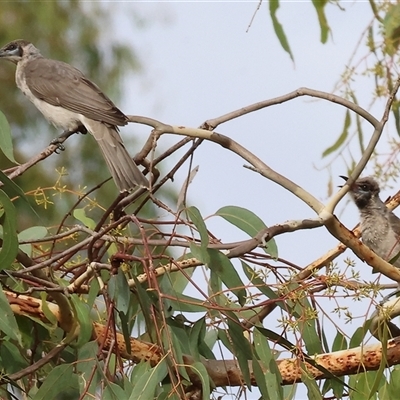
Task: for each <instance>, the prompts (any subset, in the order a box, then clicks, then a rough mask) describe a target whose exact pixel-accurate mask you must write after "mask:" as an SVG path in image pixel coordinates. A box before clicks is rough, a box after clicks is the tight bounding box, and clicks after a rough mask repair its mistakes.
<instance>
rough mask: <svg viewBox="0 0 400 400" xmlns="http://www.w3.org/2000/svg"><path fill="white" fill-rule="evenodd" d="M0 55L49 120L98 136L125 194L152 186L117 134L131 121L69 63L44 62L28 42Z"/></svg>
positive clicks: (11, 45) (13, 44)
mask: <svg viewBox="0 0 400 400" xmlns="http://www.w3.org/2000/svg"><path fill="white" fill-rule="evenodd" d="M0 57H2V58H5V59H8V60H10V61H11V62H13V63H15V64H17V70H16V75H15V78H16V83H17V86H18V87H19V88H20V89H21V90H22V92H23V93H24V94H25V95H26V96H27V97H28V99H29V100H30V101H31V102H32V103H34V104H35V106H36V107H37V108H38V110H39V111H40V112H41V113H42V114H43V115H44V116H45V118H46V119H47V120H48V121H49V122H51V123H52V124H53V125H55V126H56V127H61V128H63V129H64V130H68V131H74V130H77V129H79V128H80V127H81V126H82V125H83V126H84V127H85V128H86V129H87V130H88V131H89V132H90V133H91V134H92V135H93V136H94V138H95V139H96V141H97V142H98V144H99V146H100V149H101V151H102V153H103V156H104V158H105V161H106V163H107V166H108V168H109V170H110V172H111V175H112V176H113V178H114V181H115V183H116V185H117V186H118V188H119V189H120V190H121V191H124V190H129V189H131V188H133V187H135V186H136V185H139V186H142V187H148V186H149V183H148V181H147V179H146V178H145V177H144V175H143V174H142V172H141V171H140V170H139V168H138V167H137V165H136V164H135V162H134V161H133V160H132V158H131V157H130V155H129V153H128V152H127V150H126V149H125V146H124V144H123V142H122V139H121V136H120V135H119V133H118V126H123V125H126V124H127V123H128V118H127V117H126V115H125V114H124V113H123V112H122V111H120V110H119V109H118V108H117V107H116V106H115V105H114V103H113V102H112V101H111V100H110V99H109V98H108V97H107V96H106V95H105V94H104V93H103V92H102V91H101V90H100V88H99V87H98V86H97V85H96V84H94V83H93V82H91V81H90V80H88V79H87V78H85V76H84V75H83V74H82V72H80V71H79V70H78V69H76V68H74V67H72V66H71V65H69V64H66V63H64V62H62V61H56V60H49V59H45V58H43V57H42V55H41V54H40V52H39V50H38V49H36V47H35V46H33V45H32V43H30V42H27V41H25V40H15V41H13V42H10V43H8V44H7V45H5V46H4V47H2V48H1V49H0Z"/></svg>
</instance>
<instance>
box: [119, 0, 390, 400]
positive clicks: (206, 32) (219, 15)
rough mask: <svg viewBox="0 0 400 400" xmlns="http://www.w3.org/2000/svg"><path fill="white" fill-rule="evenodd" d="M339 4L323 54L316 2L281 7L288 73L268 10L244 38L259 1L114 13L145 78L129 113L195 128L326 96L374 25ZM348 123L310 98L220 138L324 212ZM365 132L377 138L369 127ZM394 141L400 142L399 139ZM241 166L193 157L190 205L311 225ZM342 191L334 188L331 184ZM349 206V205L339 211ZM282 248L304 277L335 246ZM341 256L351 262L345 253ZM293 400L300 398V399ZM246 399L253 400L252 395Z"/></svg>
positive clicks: (295, 205) (364, 8) (350, 212)
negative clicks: (316, 94)
mask: <svg viewBox="0 0 400 400" xmlns="http://www.w3.org/2000/svg"><path fill="white" fill-rule="evenodd" d="M343 4H344V6H345V8H346V11H342V10H340V9H339V8H338V7H336V6H334V5H328V6H327V7H326V11H327V17H328V22H329V24H330V26H331V28H332V36H331V37H330V38H329V42H328V43H327V44H325V45H323V44H321V43H320V40H319V35H320V32H319V25H318V20H317V16H316V12H315V10H314V8H313V6H312V4H311V2H310V1H304V2H303V1H281V7H280V10H279V13H278V17H279V19H280V22H281V23H282V24H283V26H284V29H285V31H286V34H287V38H288V40H289V43H290V46H291V49H292V52H293V53H294V58H295V64H293V63H292V61H291V60H290V58H289V56H288V54H287V53H285V52H284V50H283V49H282V47H281V46H280V44H279V43H278V40H277V38H276V36H275V34H274V32H273V28H272V23H271V20H270V17H269V11H268V6H267V2H264V3H263V4H262V6H261V8H260V10H259V11H258V13H257V14H256V16H255V18H254V21H253V23H252V26H251V28H250V29H249V32H247V33H246V29H247V27H248V25H249V23H250V20H251V18H252V16H253V14H254V11H255V9H256V7H257V5H258V1H257V2H251V1H246V2H225V1H224V2H167V1H165V2H158V3H154V2H146V1H143V2H129V3H115V6H116V15H118V17H116V18H118V20H119V21H120V22H121V24H120V25H119V31H118V35H120V36H121V38H123V39H122V40H127V41H131V42H132V43H133V45H134V46H135V48H136V49H137V51H138V54H139V56H140V57H141V60H142V64H143V66H144V73H143V74H139V75H134V76H132V77H131V78H130V80H129V89H128V90H127V91H126V93H125V95H126V98H125V101H124V103H123V104H122V109H123V110H124V111H125V112H126V113H128V114H137V115H144V116H148V117H151V118H155V119H158V120H161V121H163V122H165V123H167V124H174V125H185V126H190V127H197V126H199V125H200V124H201V123H202V122H204V121H205V120H207V119H210V118H214V117H217V116H220V115H222V114H225V113H227V112H230V111H233V110H236V109H238V108H241V107H243V106H246V105H249V104H252V103H255V102H257V101H261V100H266V99H269V98H273V97H276V96H280V95H283V94H285V93H288V92H291V91H293V90H295V89H297V88H299V87H303V86H306V87H309V88H312V89H318V90H322V91H327V92H331V91H332V90H333V88H334V86H335V83H336V82H337V81H338V79H339V77H340V74H341V73H342V72H343V71H344V67H345V65H346V62H347V61H348V60H349V58H350V56H351V54H352V52H353V50H354V48H355V46H356V43H357V42H358V40H359V37H360V34H361V32H362V31H363V29H364V28H365V27H366V26H367V23H368V22H369V20H370V19H371V11H370V7H369V4H368V2H367V1H356V2H348V3H343ZM134 12H139V13H140V14H141V15H142V16H144V18H147V19H148V20H150V23H148V24H147V27H146V28H145V29H141V30H137V29H134V30H132V29H131V28H130V24H129V16H130V15H132V14H133V13H134ZM130 13H132V14H130ZM362 82H364V81H361V78H360V84H359V88H360V92H358V96H359V97H358V100H359V102H360V105H361V106H363V107H368V105H369V104H370V103H371V99H372V95H371V92H370V90H369V89H370V88H367V87H365V88H364V89H363V85H364V83H362ZM369 84H371V82H369ZM382 113H383V108H379V107H377V109H376V113H375V114H374V115H375V116H376V117H377V118H378V119H380V118H381V116H382ZM344 114H345V109H343V108H342V107H340V106H338V105H335V104H333V103H328V102H326V101H322V100H318V101H315V100H313V99H310V98H305V97H303V98H299V99H296V100H293V101H291V102H289V103H284V104H281V105H276V106H273V107H270V108H269V109H264V110H262V111H258V112H257V113H254V114H250V115H246V116H245V117H241V118H239V119H237V120H235V121H232V122H229V123H227V124H224V125H221V126H219V127H218V128H217V130H216V131H217V132H219V133H223V134H224V135H227V136H229V137H232V138H233V139H234V140H236V141H238V142H239V143H240V144H242V145H243V146H245V147H247V148H248V149H249V150H250V151H252V152H254V153H255V154H256V155H257V156H258V157H260V158H261V159H262V160H264V161H265V162H266V164H267V165H269V166H270V167H271V168H273V169H275V170H276V171H277V172H279V173H281V174H283V175H285V176H287V177H288V178H290V179H291V180H293V181H295V182H296V183H298V184H300V185H301V186H303V187H304V188H305V189H306V190H308V191H310V192H311V193H312V194H313V195H314V196H315V197H317V198H319V199H321V200H322V201H326V193H327V181H328V172H327V171H326V170H318V169H317V168H315V167H318V168H321V167H323V166H324V165H325V164H326V162H327V160H322V159H321V155H322V152H323V150H325V149H326V148H327V147H328V146H330V145H331V144H333V143H334V142H335V140H336V139H337V137H338V136H339V134H340V132H341V130H342V127H343V121H344ZM135 129H136V128H135ZM364 129H365V132H366V133H367V132H369V133H370V134H372V129H371V128H370V127H369V126H368V125H367V123H365V124H364ZM137 132H138V136H139V135H140V137H142V143H143V142H144V140H145V138H146V137H147V134H148V133H149V130H148V129H147V128H137ZM391 133H392V134H394V135H396V134H395V133H394V131H393V130H392V132H391ZM179 139H180V138H174V137H172V136H171V137H168V138H167V137H166V138H162V139H161V141H160V142H159V146H160V147H161V148H167V146H168V144H171V143H174V142H175V141H177V140H179ZM243 164H244V161H243V160H241V159H239V158H238V157H237V156H236V155H234V154H231V153H229V152H228V151H226V150H225V149H223V148H221V147H219V146H218V145H216V144H214V143H204V144H203V145H202V146H201V148H200V149H199V150H198V151H197V152H196V157H195V162H194V165H200V170H199V172H198V174H197V176H196V178H195V180H194V182H193V184H192V185H191V186H190V188H189V196H188V204H189V205H195V206H196V207H198V208H199V209H200V211H201V213H202V215H203V216H208V215H210V214H213V213H214V212H215V211H217V210H218V209H219V208H220V207H222V206H225V205H236V206H241V207H245V208H248V209H250V210H251V211H253V212H254V213H256V214H257V215H258V216H259V217H260V218H261V219H263V221H264V222H265V223H266V224H267V225H273V224H277V223H282V222H284V221H287V220H293V219H303V218H312V217H315V216H316V215H315V214H314V212H313V211H312V210H311V209H310V208H309V207H308V206H306V205H305V204H304V203H302V202H301V201H300V200H299V199H297V198H295V197H294V196H293V195H292V194H290V193H288V192H287V191H286V190H284V189H283V188H281V187H279V186H277V185H276V184H275V183H273V182H270V181H268V180H266V179H265V178H262V177H261V176H260V175H258V174H256V173H254V172H251V171H249V170H248V169H245V168H243ZM169 165H171V164H169ZM371 172H372V170H371V169H369V170H368V173H371ZM186 173H187V170H184V169H183V170H182V173H181V174H180V175H178V176H177V179H176V182H175V183H173V184H171V185H176V186H175V187H177V188H180V187H181V185H182V182H183V180H184V179H185V177H186V176H185V174H186ZM346 173H347V171H346V168H345V165H344V164H343V163H342V162H341V161H340V160H338V161H337V162H336V163H334V164H333V166H332V175H333V176H334V177H337V176H338V175H345V174H346ZM364 175H365V174H364ZM335 179H336V178H335ZM340 183H341V181H340V179H339V178H337V179H336V182H335V184H338V185H339V184H340ZM388 195H389V193H383V195H382V197H383V198H385V197H387V196H388ZM345 205H346V201H345V200H344V201H342V203H341V204H340V205H339V207H338V209H337V212H340V211H342V210H343V208H344V207H345ZM357 221H358V212H357V210H356V208H355V206H354V205H353V204H349V205H347V206H346V212H345V213H344V214H343V218H342V222H344V224H345V225H346V226H347V227H349V228H351V227H353V226H354V225H355V223H356V222H357ZM207 226H208V227H209V228H210V229H211V230H212V231H213V232H214V233H215V234H216V236H217V237H219V238H221V240H223V241H225V242H229V241H235V240H243V239H245V238H246V236H245V235H244V234H243V233H241V232H240V231H238V230H236V229H233V228H232V229H226V228H227V225H226V224H225V223H223V222H222V221H221V220H220V219H218V218H212V219H209V220H208V221H207ZM276 241H277V244H278V247H279V255H280V256H281V257H283V258H286V259H289V260H291V261H293V262H296V263H297V264H298V265H300V266H306V265H307V264H309V263H310V262H312V261H313V260H314V259H316V258H319V257H320V256H322V255H323V254H324V253H325V252H326V251H328V250H329V249H330V248H331V247H333V246H335V244H336V243H337V241H336V239H334V238H332V237H331V236H330V234H329V233H328V232H327V231H326V230H325V229H324V228H319V229H317V230H313V231H309V230H308V231H299V232H295V233H291V234H286V235H281V236H279V237H277V238H276ZM346 255H347V256H350V257H353V258H355V256H353V254H352V253H351V252H349V251H348V252H347V253H346ZM358 263H359V267H360V269H362V268H363V269H364V270H368V271H369V269H368V268H369V267H368V266H367V265H363V264H362V263H361V262H358ZM350 304H354V303H350ZM327 307H329V305H327ZM352 307H354V306H353V305H352ZM360 310H361V311H360V314H361V315H362V314H363V312H364V311H363V309H362V308H360ZM364 310H365V307H364ZM359 322H360V320H358V321H356V323H355V324H353V325H352V324H350V325H347V327H346V328H345V329H346V331H347V332H349V333H352V332H353V331H354V330H355V329H356V328H357V327H358V323H359ZM271 324H272V325H273V321H271ZM343 325H344V324H343ZM298 393H299V394H298V397H297V398H298V399H301V398H302V397H301V395H302V394H301V393H303V396H304V393H305V392H304V391H301V390H300V391H299V392H298ZM248 398H249V399H252V397H251V394H250V393H249V397H248ZM254 398H258V397H257V396H256V397H254Z"/></svg>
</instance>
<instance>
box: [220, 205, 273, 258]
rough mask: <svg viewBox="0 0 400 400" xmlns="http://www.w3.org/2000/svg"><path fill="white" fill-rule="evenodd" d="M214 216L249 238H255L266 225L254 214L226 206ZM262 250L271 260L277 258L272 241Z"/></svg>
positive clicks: (239, 208) (240, 208) (244, 209)
mask: <svg viewBox="0 0 400 400" xmlns="http://www.w3.org/2000/svg"><path fill="white" fill-rule="evenodd" d="M215 214H216V215H218V216H220V217H222V218H224V219H225V220H226V221H228V222H229V223H231V224H232V225H235V226H236V227H238V228H239V229H240V230H242V231H243V232H246V233H247V234H248V235H249V236H250V237H254V236H256V235H257V233H259V232H260V231H262V230H264V229H266V228H267V225H265V224H264V222H263V221H262V220H261V219H260V218H259V217H258V216H257V215H256V214H254V213H253V212H252V211H249V210H247V209H246V208H242V207H236V206H226V207H222V208H220V209H219V210H218V211H217V212H216V213H215ZM264 250H265V252H266V253H267V254H269V255H270V256H271V257H272V258H275V259H277V258H278V247H277V246H276V243H275V240H274V239H271V240H269V241H268V243H267V246H266V249H264Z"/></svg>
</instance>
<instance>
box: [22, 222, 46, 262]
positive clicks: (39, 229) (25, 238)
mask: <svg viewBox="0 0 400 400" xmlns="http://www.w3.org/2000/svg"><path fill="white" fill-rule="evenodd" d="M47 232H48V231H47V229H46V228H45V227H44V226H32V227H30V228H28V229H25V230H24V231H22V232H20V233H19V234H18V243H20V242H29V241H31V240H37V239H43V238H45V237H46V236H47ZM19 248H20V250H21V251H23V252H24V253H26V254H28V255H31V254H32V245H31V244H21V245H20V246H19Z"/></svg>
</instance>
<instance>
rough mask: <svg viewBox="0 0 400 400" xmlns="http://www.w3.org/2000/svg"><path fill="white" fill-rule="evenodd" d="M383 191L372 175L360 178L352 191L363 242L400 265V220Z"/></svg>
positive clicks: (399, 266) (381, 255)
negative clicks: (382, 198) (389, 207)
mask: <svg viewBox="0 0 400 400" xmlns="http://www.w3.org/2000/svg"><path fill="white" fill-rule="evenodd" d="M341 178H342V179H345V180H347V179H348V178H347V177H345V176H341ZM379 192H380V188H379V184H378V182H377V181H376V180H375V179H374V178H373V177H370V176H368V177H365V178H360V179H358V180H356V181H355V182H354V183H353V184H351V185H350V191H349V193H350V196H351V197H352V199H353V201H354V203H355V204H356V206H357V208H358V210H359V212H360V230H361V238H362V241H363V243H364V244H365V245H366V246H367V247H369V248H370V249H371V250H372V251H374V252H375V253H376V254H377V255H378V256H379V257H381V258H383V259H384V260H386V261H389V262H391V263H392V264H393V265H394V266H395V267H397V268H400V257H399V254H400V219H399V218H398V217H397V216H396V215H395V214H394V213H393V212H392V211H390V210H389V209H388V208H387V207H386V205H385V203H384V202H383V201H382V200H381V199H380V197H379Z"/></svg>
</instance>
